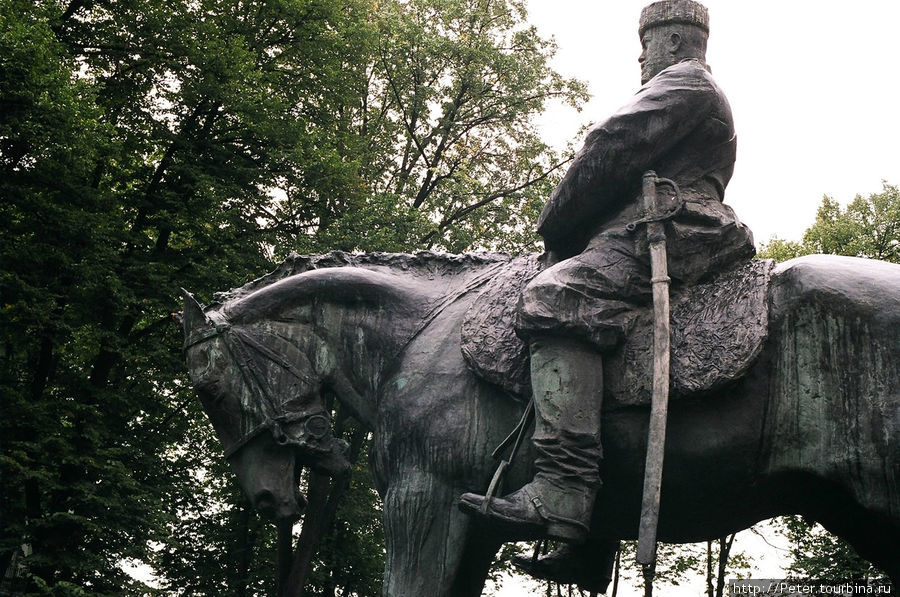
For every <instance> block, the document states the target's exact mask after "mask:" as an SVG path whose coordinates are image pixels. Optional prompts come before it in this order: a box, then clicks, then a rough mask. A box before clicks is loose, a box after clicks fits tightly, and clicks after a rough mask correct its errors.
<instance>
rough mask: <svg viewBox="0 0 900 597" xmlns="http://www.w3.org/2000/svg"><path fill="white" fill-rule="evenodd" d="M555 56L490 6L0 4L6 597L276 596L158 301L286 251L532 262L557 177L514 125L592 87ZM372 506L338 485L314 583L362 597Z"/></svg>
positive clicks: (250, 517)
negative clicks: (149, 578)
mask: <svg viewBox="0 0 900 597" xmlns="http://www.w3.org/2000/svg"><path fill="white" fill-rule="evenodd" d="M553 50H554V48H553V45H552V43H550V42H547V41H545V40H542V39H540V37H539V36H538V35H537V33H536V32H535V30H534V28H533V27H530V26H528V25H527V24H526V23H525V22H524V8H523V4H522V3H520V2H516V1H506V0H480V1H479V2H463V1H461V0H414V1H409V2H400V1H392V0H388V1H386V2H382V3H372V2H368V1H364V0H271V1H266V2H262V1H261V0H251V1H243V0H240V1H239V0H190V1H189V0H167V1H165V2H162V1H160V0H145V1H143V2H133V1H131V0H112V1H110V2H87V1H85V0H70V1H69V2H65V3H58V2H55V1H54V0H34V1H32V0H27V1H26V0H3V1H2V2H0V197H2V200H0V237H2V244H0V330H2V337H0V388H2V409H3V412H2V417H0V441H2V450H0V466H2V483H0V509H2V512H3V527H2V532H0V569H2V572H6V571H7V570H9V571H10V573H11V574H13V576H15V578H13V579H12V580H9V581H4V583H9V584H4V585H3V587H2V589H3V590H4V591H5V590H7V589H9V590H17V591H18V592H19V593H20V594H29V595H30V594H43V595H81V594H99V595H102V594H117V595H118V594H128V593H132V594H146V593H152V592H154V589H151V588H150V587H146V586H143V585H142V584H141V583H139V582H137V581H135V580H134V579H132V578H130V577H129V576H128V575H127V574H125V573H124V572H123V569H122V562H123V561H131V562H138V563H140V562H144V563H148V564H151V565H152V566H153V567H154V570H155V572H156V574H157V577H158V578H157V584H158V585H159V587H160V589H159V592H166V593H179V594H186V595H188V594H192V595H201V594H221V593H224V592H230V593H232V594H247V595H249V594H267V593H271V592H272V587H273V583H274V580H273V578H272V576H273V575H272V570H273V560H274V553H273V545H274V542H275V539H274V536H273V532H272V530H271V529H270V528H269V526H268V525H265V524H264V523H263V522H262V521H260V520H259V519H258V518H257V517H256V515H255V514H254V513H252V512H251V511H250V510H249V509H248V508H247V506H246V504H245V503H244V502H243V501H242V498H241V497H240V494H239V492H238V490H237V488H236V487H235V485H234V483H233V480H232V478H231V476H230V473H229V472H228V470H227V466H226V465H225V463H224V462H223V461H222V459H221V458H220V449H219V447H218V444H217V442H216V441H215V439H214V438H212V436H211V435H210V432H209V427H208V424H207V423H206V421H205V417H204V415H203V414H202V413H201V412H200V410H199V407H198V405H197V404H196V403H195V402H194V400H193V392H192V390H191V388H190V387H189V383H188V381H187V379H186V376H185V372H184V364H183V361H182V356H181V353H180V345H181V341H182V339H181V331H180V330H179V329H178V327H177V326H176V325H174V323H173V320H172V318H171V317H170V314H171V313H172V312H176V311H178V310H180V306H179V299H178V288H179V287H182V286H183V287H187V288H190V289H191V290H192V291H194V292H196V293H198V294H199V295H200V296H201V297H205V298H207V299H208V298H209V297H210V296H211V293H212V292H213V291H214V290H222V289H226V288H230V287H233V286H236V285H238V284H240V283H242V282H244V281H246V280H247V279H250V278H253V277H256V276H258V275H259V274H260V273H261V272H263V271H266V270H267V269H269V268H270V267H271V265H272V262H273V260H274V259H278V258H280V257H282V256H284V255H285V254H287V253H288V252H289V251H291V250H304V251H316V252H318V251H325V250H331V249H345V250H391V251H400V250H414V249H417V248H427V247H432V248H444V249H452V250H462V249H467V248H470V247H487V248H505V249H509V250H516V251H519V250H526V249H529V248H531V247H532V246H533V245H534V241H535V237H534V236H533V234H532V232H531V230H532V229H533V222H534V220H535V219H536V216H537V213H538V211H539V208H540V205H541V204H542V202H543V197H544V196H545V195H546V194H547V193H548V192H549V189H550V188H552V185H553V182H554V177H556V176H558V174H559V167H560V163H561V162H562V161H563V160H562V159H561V158H558V157H557V156H554V155H552V153H551V152H550V151H549V150H548V149H547V148H546V147H545V146H544V145H543V144H542V143H541V142H540V141H539V140H538V138H537V135H536V133H535V130H534V125H533V119H532V117H533V116H535V115H536V114H537V113H538V112H540V110H542V109H543V107H544V105H545V103H546V102H547V101H551V100H554V99H557V100H561V101H565V102H569V103H571V104H573V105H576V104H577V103H578V102H580V101H581V100H582V99H583V98H584V88H583V85H581V84H580V83H578V82H576V81H567V80H564V79H562V78H561V77H559V76H558V75H557V74H556V73H554V72H553V71H552V69H550V68H549V66H548V64H549V63H548V61H549V59H550V57H551V56H552V53H553ZM379 508H380V506H379V505H378V503H377V500H376V498H375V496H374V493H373V492H372V490H371V486H370V485H369V484H368V481H366V478H365V476H364V475H363V476H359V477H354V480H353V481H352V484H351V487H350V489H349V490H348V492H347V494H346V501H345V502H343V503H342V506H341V508H340V509H339V510H338V512H337V514H336V516H335V521H336V523H335V526H334V528H333V530H332V531H331V532H332V535H328V536H326V540H325V542H324V544H323V550H325V552H323V553H327V554H328V558H330V559H332V560H333V561H334V562H340V566H338V565H336V564H334V563H328V562H326V561H325V558H324V556H323V558H322V559H321V560H320V561H318V562H317V563H316V565H315V566H314V567H313V576H312V577H311V578H312V579H313V581H314V582H316V583H319V584H318V585H316V586H319V587H320V588H322V590H323V591H324V590H325V587H326V585H327V583H326V582H325V581H323V580H322V579H323V578H326V577H328V576H330V577H331V578H332V580H333V581H334V582H333V584H335V585H336V586H340V587H344V588H348V587H349V588H348V589H347V590H348V591H350V593H354V594H360V595H362V594H374V593H375V592H377V591H375V589H374V587H375V584H377V578H378V576H379V575H380V569H381V565H380V562H381V561H382V560H381V559H380V558H383V553H382V552H383V547H382V544H381V543H380V541H381V540H380V539H379V538H378V537H379V534H378V532H376V531H375V527H376V526H377V525H376V524H375V523H374V522H373V521H375V520H376V517H377V515H378V512H379ZM342 558H343V559H342ZM223 559H224V560H227V561H229V562H235V565H233V566H222V565H221V562H222V561H223ZM341 575H343V576H341ZM317 579H318V580H317ZM373 583H375V584H373Z"/></svg>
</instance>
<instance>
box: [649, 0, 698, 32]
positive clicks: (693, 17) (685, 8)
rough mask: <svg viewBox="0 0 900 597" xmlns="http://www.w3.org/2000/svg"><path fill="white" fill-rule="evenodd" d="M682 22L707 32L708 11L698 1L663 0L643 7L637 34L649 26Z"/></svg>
mask: <svg viewBox="0 0 900 597" xmlns="http://www.w3.org/2000/svg"><path fill="white" fill-rule="evenodd" d="M670 23H682V24H685V25H694V26H696V27H700V28H701V29H703V30H704V31H706V32H707V33H709V11H707V10H706V7H705V6H703V5H702V4H700V3H699V2H694V1H693V0H663V1H662V2H654V3H653V4H650V5H649V6H646V7H644V10H642V11H641V20H640V24H639V25H638V35H644V31H646V30H647V29H650V28H651V27H659V26H660V25H668V24H670Z"/></svg>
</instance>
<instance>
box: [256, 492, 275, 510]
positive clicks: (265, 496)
mask: <svg viewBox="0 0 900 597" xmlns="http://www.w3.org/2000/svg"><path fill="white" fill-rule="evenodd" d="M253 507H254V508H256V510H257V511H258V512H259V513H260V514H262V515H263V516H266V517H273V516H275V496H274V495H272V492H271V491H269V490H268V489H264V490H263V491H260V492H259V493H257V494H256V496H254V498H253Z"/></svg>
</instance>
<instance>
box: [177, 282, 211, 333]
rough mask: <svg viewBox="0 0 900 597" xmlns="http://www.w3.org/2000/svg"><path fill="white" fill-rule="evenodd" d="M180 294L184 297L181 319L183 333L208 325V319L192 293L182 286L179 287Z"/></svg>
mask: <svg viewBox="0 0 900 597" xmlns="http://www.w3.org/2000/svg"><path fill="white" fill-rule="evenodd" d="M181 295H182V298H183V299H184V315H183V316H182V319H181V325H182V327H183V328H184V333H185V334H187V333H188V332H189V331H191V330H194V329H197V328H199V327H201V326H206V325H209V320H208V319H207V318H206V315H204V313H203V307H201V306H200V303H198V302H197V299H195V298H194V295H193V294H191V293H190V292H188V291H187V290H185V289H184V288H182V289H181Z"/></svg>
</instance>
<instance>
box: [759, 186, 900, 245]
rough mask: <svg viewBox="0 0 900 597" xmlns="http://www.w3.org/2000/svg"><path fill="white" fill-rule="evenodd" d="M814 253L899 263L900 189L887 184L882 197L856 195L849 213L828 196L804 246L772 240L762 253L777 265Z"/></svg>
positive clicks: (807, 232) (874, 194)
mask: <svg viewBox="0 0 900 597" xmlns="http://www.w3.org/2000/svg"><path fill="white" fill-rule="evenodd" d="M812 253H830V254H833V255H847V256H850V257H867V258H869V259H881V260H884V261H891V262H894V263H900V189H898V188H897V186H895V185H890V184H888V183H887V182H884V183H882V191H881V193H873V194H871V195H868V196H867V197H863V196H861V195H857V196H856V197H855V198H854V199H853V201H851V202H850V204H849V205H847V207H846V209H842V208H841V206H840V204H839V203H837V202H836V201H835V200H834V199H832V198H831V197H828V196H825V197H824V198H823V199H822V204H821V205H820V206H819V209H818V211H817V213H816V221H815V223H813V225H812V226H810V227H809V228H808V229H807V230H806V232H805V233H804V234H803V240H802V241H801V242H799V243H797V242H794V241H785V240H782V239H779V238H772V239H770V241H769V242H768V243H766V244H764V245H763V247H762V248H761V250H760V256H761V257H769V258H772V259H775V260H776V261H784V260H786V259H790V258H793V257H798V256H800V255H809V254H812Z"/></svg>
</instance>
